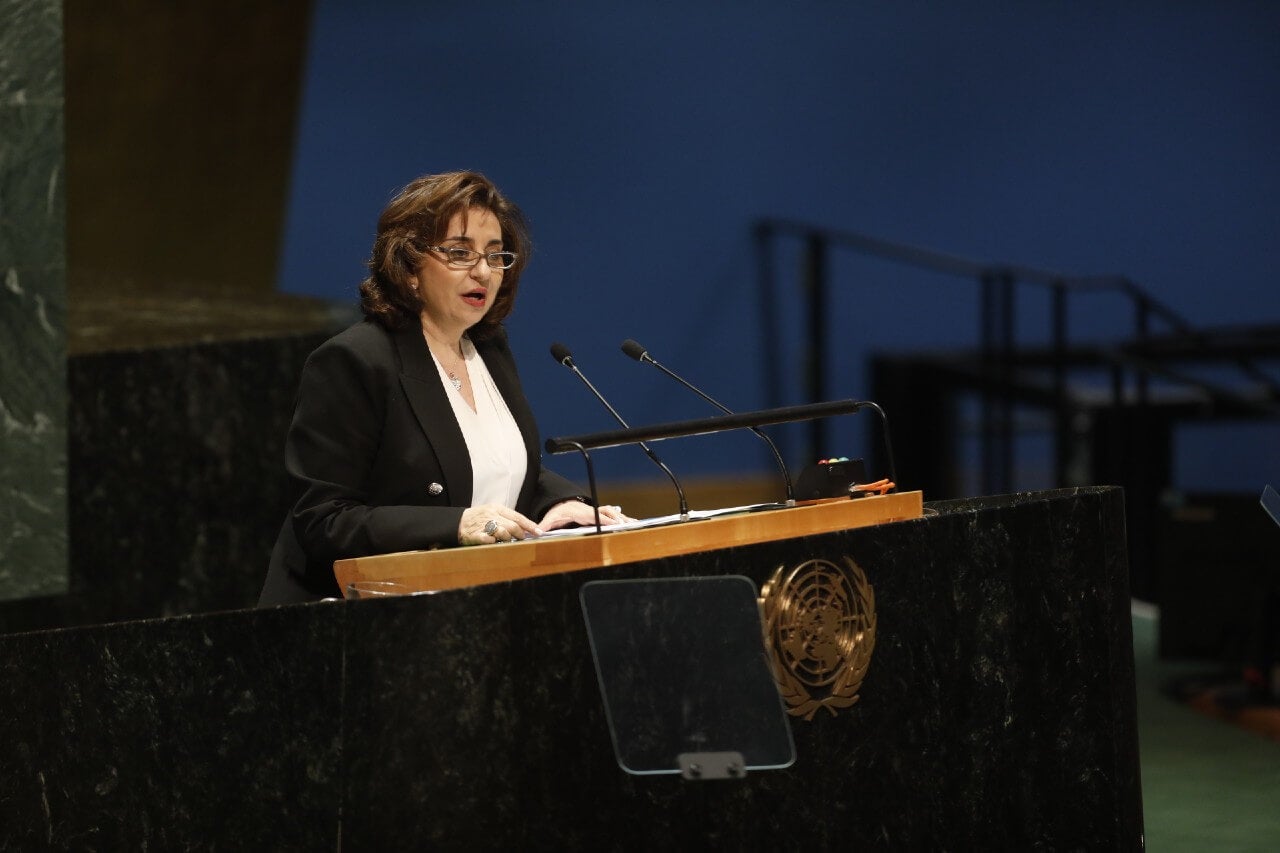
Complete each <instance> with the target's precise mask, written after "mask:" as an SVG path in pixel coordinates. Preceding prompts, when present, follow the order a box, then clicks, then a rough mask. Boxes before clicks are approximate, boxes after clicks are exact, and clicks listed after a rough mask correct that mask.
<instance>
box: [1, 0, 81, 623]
mask: <svg viewBox="0 0 1280 853" xmlns="http://www.w3.org/2000/svg"><path fill="white" fill-rule="evenodd" d="M62 68H63V65H62V4H61V2H59V0H0V600H8V599H15V598H29V597H33V596H42V595H55V594H58V593H62V592H65V591H66V590H67V576H68V575H67V510H66V505H67V490H66V480H67V470H66V468H67V466H66V459H67V453H66V434H67V429H66V424H67V416H66V412H67V391H66V236H65V232H66V194H65V192H64V185H65V181H64V176H65V171H66V170H65V168H64V147H65V142H64V132H63V97H62V93H63V72H62Z"/></svg>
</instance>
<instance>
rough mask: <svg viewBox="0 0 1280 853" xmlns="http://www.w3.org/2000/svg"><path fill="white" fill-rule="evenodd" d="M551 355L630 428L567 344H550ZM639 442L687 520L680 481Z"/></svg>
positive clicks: (617, 419)
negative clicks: (668, 480) (666, 480)
mask: <svg viewBox="0 0 1280 853" xmlns="http://www.w3.org/2000/svg"><path fill="white" fill-rule="evenodd" d="M551 357H552V358H554V359H555V360H556V361H557V362H558V363H559V364H563V365H564V366H565V367H567V368H569V369H570V370H572V371H573V372H574V374H575V375H576V376H577V377H578V378H579V379H581V380H582V384H583V385H586V386H587V388H589V389H590V390H591V393H592V394H595V395H596V399H597V400H599V401H600V402H601V403H603V404H604V407H605V408H606V409H608V410H609V414H611V415H613V417H614V420H616V421H617V422H618V423H619V424H621V425H622V428H623V429H630V428H631V425H630V424H628V423H627V422H626V421H624V420H623V419H622V415H620V414H618V412H617V410H616V409H614V408H613V406H610V405H609V401H608V400H606V399H605V398H604V395H603V394H601V393H600V392H599V391H597V390H596V386H594V385H592V384H591V380H590V379H588V378H587V377H586V376H585V375H583V373H582V371H581V370H579V369H578V365H576V364H574V363H573V353H571V352H569V348H568V347H567V346H565V345H564V344H561V343H554V344H552V345H551ZM639 444H640V449H641V450H643V451H644V452H645V454H646V455H648V457H649V458H650V459H652V460H653V464H655V465H657V466H658V467H659V468H661V469H662V470H663V472H664V473H665V474H666V475H667V476H668V477H670V478H671V484H672V485H673V486H675V487H676V496H677V497H679V498H680V520H681V521H688V520H689V502H688V501H687V500H685V497H684V489H682V488H681V487H680V481H679V480H677V479H676V475H675V474H673V473H672V471H671V469H670V468H668V467H667V466H666V465H665V464H664V463H663V461H662V460H661V459H659V458H658V454H656V453H654V452H653V451H652V450H651V449H650V448H649V445H647V444H645V443H644V442H643V441H641V442H639Z"/></svg>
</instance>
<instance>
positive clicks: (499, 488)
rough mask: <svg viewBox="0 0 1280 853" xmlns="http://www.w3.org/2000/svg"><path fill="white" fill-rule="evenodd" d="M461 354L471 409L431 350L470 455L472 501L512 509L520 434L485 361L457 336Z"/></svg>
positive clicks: (519, 480) (521, 471)
mask: <svg viewBox="0 0 1280 853" xmlns="http://www.w3.org/2000/svg"><path fill="white" fill-rule="evenodd" d="M462 356H463V359H464V360H465V368H466V371H467V374H468V375H469V376H470V377H471V395H472V397H473V398H474V399H475V401H476V408H475V411H472V409H471V407H470V406H468V405H467V401H466V400H465V399H464V398H463V396H462V392H461V391H459V390H458V389H456V388H454V387H453V383H452V382H451V381H449V374H448V373H446V372H445V369H444V367H443V366H442V365H441V364H440V360H439V359H437V358H436V357H435V353H432V354H431V358H432V360H433V361H435V363H436V370H437V371H438V372H439V373H440V381H441V382H443V383H444V388H445V392H446V393H447V394H448V396H449V404H450V405H451V406H453V416H454V417H455V418H457V420H458V425H459V426H460V427H462V437H463V438H464V439H466V442H467V451H468V452H469V453H470V455H471V483H472V485H471V505H472V506H477V505H479V504H487V503H492V504H501V505H502V506H505V507H510V508H511V509H515V506H516V501H517V500H518V499H519V497H520V487H521V486H522V485H523V484H524V475H525V469H526V468H527V467H528V456H527V455H526V452H525V447H524V436H523V435H521V434H520V427H518V426H516V419H515V418H514V417H512V415H511V410H510V409H509V408H507V401H506V400H504V399H502V394H501V393H499V391H498V387H497V386H496V385H494V384H493V377H492V376H490V375H489V369H488V368H487V367H485V363H484V359H483V358H481V357H480V356H479V354H478V353H477V352H476V348H475V347H474V346H473V345H472V343H471V341H470V340H468V339H467V338H465V337H464V338H463V339H462Z"/></svg>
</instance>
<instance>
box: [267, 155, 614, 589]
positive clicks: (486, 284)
mask: <svg viewBox="0 0 1280 853" xmlns="http://www.w3.org/2000/svg"><path fill="white" fill-rule="evenodd" d="M528 247H529V237H528V232H527V229H526V226H525V223H524V219H523V217H522V215H521V213H520V211H519V209H518V208H517V207H516V206H515V205H514V204H513V203H512V202H511V201H509V200H508V199H507V198H506V197H505V196H503V195H502V193H501V192H500V191H499V190H498V188H497V187H496V186H494V185H493V184H492V183H491V182H490V181H489V180H488V179H487V178H485V177H484V176H483V175H480V174H477V173H475V172H450V173H446V174H440V175H428V176H425V177H422V178H418V179H417V180H415V181H413V182H412V183H410V184H409V185H408V186H406V187H405V188H404V189H403V190H401V191H400V193H399V194H398V195H396V197H395V198H393V199H392V200H391V203H390V204H388V205H387V207H386V209H385V210H384V211H383V212H382V215H381V217H380V218H379V219H378V230H377V236H376V238H375V240H374V244H373V253H372V256H371V257H370V259H369V276H368V278H366V279H365V280H364V282H363V283H361V285H360V307H361V310H362V311H363V313H364V319H363V320H362V321H361V322H359V323H357V324H355V325H354V326H352V327H350V328H348V329H347V330H345V331H343V332H341V333H340V334H338V335H337V336H335V337H333V338H331V339H330V340H328V341H326V342H325V343H324V344H322V345H321V346H320V347H319V348H318V349H316V351H315V352H313V353H312V354H311V355H310V357H309V358H308V359H307V362H306V365H305V367H304V368H303V372H302V380H301V384H300V386H299V390H298V396H297V401H296V406H295V410H294V415H293V422H292V424H291V426H290V428H289V434H288V438H287V440H286V444H285V469H286V471H287V473H288V475H289V478H290V481H291V482H292V484H293V486H294V487H295V493H296V501H295V503H294V504H293V507H292V509H291V510H290V512H289V515H288V517H287V518H286V519H285V522H284V525H283V526H282V528H281V530H280V535H279V537H278V538H277V540H276V545H275V548H274V550H273V551H272V555H271V565H270V568H269V570H268V575H267V580H266V584H265V585H264V587H263V591H262V596H261V598H260V600H259V604H260V605H271V604H284V603H289V602H296V601H307V600H315V599H320V598H325V597H329V596H336V595H339V590H338V588H337V582H336V581H335V580H334V575H333V562H334V561H335V560H338V559H342V558H346V557H356V556H365V555H369V554H381V553H389V552H394V551H412V550H420V549H428V548H440V547H451V546H456V545H476V544H492V543H495V542H504V541H510V540H514V539H523V538H526V537H530V536H537V535H538V534H539V533H541V532H543V531H546V530H551V529H554V528H557V527H564V526H566V525H570V524H593V523H594V521H595V516H594V510H593V509H592V507H591V506H590V505H589V504H588V503H587V502H586V498H585V496H584V495H583V493H582V490H581V489H579V488H578V487H576V486H574V485H573V484H572V483H570V482H569V481H568V480H566V479H564V478H563V477H560V476H559V475H557V474H555V473H554V472H552V471H549V470H547V469H544V468H543V467H542V465H541V462H540V458H541V457H540V453H539V437H538V431H537V426H536V424H535V423H534V417H533V412H532V410H531V409H530V406H529V403H528V401H527V400H526V399H525V396H524V392H523V391H522V390H521V386H520V380H519V377H518V375H517V373H516V366H515V362H514V360H513V358H512V354H511V350H510V348H509V347H508V345H507V338H506V333H505V331H504V329H503V326H502V323H503V320H504V319H505V318H506V317H507V316H508V315H509V314H510V313H511V308H512V305H513V304H514V302H515V298H516V291H517V289H518V286H519V283H520V275H521V273H522V272H523V270H524V266H525V263H526V262H527V259H528ZM600 515H601V520H602V521H605V522H614V521H622V520H625V516H624V515H623V514H622V513H621V511H620V510H619V509H618V508H617V507H602V508H601V510H600ZM534 519H537V520H536V521H535V520H534Z"/></svg>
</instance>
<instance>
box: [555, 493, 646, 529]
mask: <svg viewBox="0 0 1280 853" xmlns="http://www.w3.org/2000/svg"><path fill="white" fill-rule="evenodd" d="M633 520H634V519H632V518H631V517H630V516H627V515H624V514H623V512H622V508H621V507H616V506H602V507H600V524H601V525H605V524H621V523H622V522H624V521H633ZM570 524H580V525H582V526H583V527H587V526H590V527H595V524H596V510H595V507H593V506H592V505H591V504H584V503H583V502H582V501H579V500H572V501H561V502H560V503H558V504H556V505H555V506H553V507H552V508H551V509H549V510H547V514H546V515H544V516H542V521H541V523H540V524H539V526H540V527H541V528H542V529H543V530H555V529H556V528H557V527H567V526H568V525H570Z"/></svg>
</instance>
